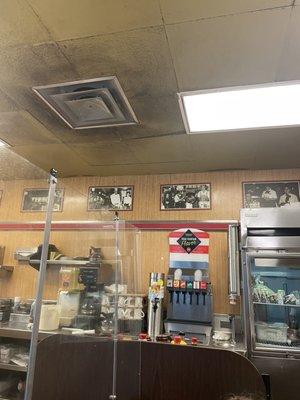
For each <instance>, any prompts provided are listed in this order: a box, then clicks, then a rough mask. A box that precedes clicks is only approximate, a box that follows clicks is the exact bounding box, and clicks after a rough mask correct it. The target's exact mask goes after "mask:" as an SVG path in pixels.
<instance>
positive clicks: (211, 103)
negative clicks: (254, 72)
mask: <svg viewBox="0 0 300 400" xmlns="http://www.w3.org/2000/svg"><path fill="white" fill-rule="evenodd" d="M178 96H179V104H180V109H181V113H182V116H183V121H184V124H185V128H186V131H187V133H205V132H221V131H234V130H250V129H260V128H278V127H287V126H297V125H300V109H299V105H300V81H290V82H280V83H270V84H263V85H252V86H236V87H230V88H220V89H212V90H198V91H195V92H184V93H179V95H178Z"/></svg>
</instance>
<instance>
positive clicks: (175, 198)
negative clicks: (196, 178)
mask: <svg viewBox="0 0 300 400" xmlns="http://www.w3.org/2000/svg"><path fill="white" fill-rule="evenodd" d="M160 210H161V211H170V210H173V211H174V210H211V184H210V183H176V184H164V185H161V186H160Z"/></svg>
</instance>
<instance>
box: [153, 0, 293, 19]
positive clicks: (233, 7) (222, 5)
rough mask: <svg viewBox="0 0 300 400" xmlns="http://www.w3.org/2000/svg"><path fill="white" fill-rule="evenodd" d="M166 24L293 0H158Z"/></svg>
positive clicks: (254, 8) (276, 4)
mask: <svg viewBox="0 0 300 400" xmlns="http://www.w3.org/2000/svg"><path fill="white" fill-rule="evenodd" d="M160 1H161V7H162V13H163V16H164V20H165V22H166V23H167V24H169V23H177V22H183V21H194V20H197V19H203V18H212V17H217V16H221V15H230V14H238V13H245V12H247V11H255V10H264V9H270V8H275V7H284V6H290V5H291V4H292V3H293V0H242V1H241V0H226V1H224V0H222V1H212V0H201V1H199V0H185V1H182V0H160Z"/></svg>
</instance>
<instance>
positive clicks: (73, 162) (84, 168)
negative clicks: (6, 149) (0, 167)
mask: <svg viewBox="0 0 300 400" xmlns="http://www.w3.org/2000/svg"><path fill="white" fill-rule="evenodd" d="M12 150H13V151H14V152H15V153H17V154H19V155H20V156H22V157H24V158H26V159H27V160H30V161H31V162H32V163H33V164H35V165H37V166H38V167H40V168H42V169H43V170H44V171H50V169H51V168H55V169H57V170H58V173H59V175H60V176H62V177H63V176H77V175H78V176H81V175H91V173H92V169H91V168H90V166H89V165H88V164H87V163H86V162H85V161H83V159H82V158H81V157H80V156H78V154H76V153H75V152H74V151H72V150H71V149H70V148H69V147H68V146H66V145H64V144H47V145H30V146H16V147H13V148H12Z"/></svg>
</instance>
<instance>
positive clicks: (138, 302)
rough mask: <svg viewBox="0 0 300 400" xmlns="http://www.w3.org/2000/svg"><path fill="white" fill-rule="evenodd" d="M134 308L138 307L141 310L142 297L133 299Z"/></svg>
mask: <svg viewBox="0 0 300 400" xmlns="http://www.w3.org/2000/svg"><path fill="white" fill-rule="evenodd" d="M134 305H135V307H139V308H142V307H143V298H142V297H138V296H137V297H136V298H135V303H134Z"/></svg>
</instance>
